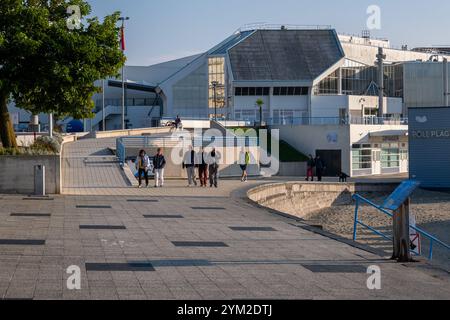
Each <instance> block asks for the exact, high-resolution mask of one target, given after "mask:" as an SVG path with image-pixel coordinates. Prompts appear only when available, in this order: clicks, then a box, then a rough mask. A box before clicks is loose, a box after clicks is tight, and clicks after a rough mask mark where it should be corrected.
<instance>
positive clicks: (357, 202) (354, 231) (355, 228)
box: [353, 198, 359, 241]
mask: <svg viewBox="0 0 450 320" xmlns="http://www.w3.org/2000/svg"><path fill="white" fill-rule="evenodd" d="M358 211H359V198H356V207H355V224H354V226H353V241H356V238H357V232H358Z"/></svg>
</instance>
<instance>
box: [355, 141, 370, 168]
mask: <svg viewBox="0 0 450 320" xmlns="http://www.w3.org/2000/svg"><path fill="white" fill-rule="evenodd" d="M352 163H353V170H362V169H372V149H371V145H370V144H369V145H365V144H363V145H361V144H356V145H353V149H352Z"/></svg>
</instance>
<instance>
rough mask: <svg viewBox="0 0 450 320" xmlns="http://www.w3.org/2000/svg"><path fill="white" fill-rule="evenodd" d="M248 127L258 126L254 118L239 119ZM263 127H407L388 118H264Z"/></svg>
mask: <svg viewBox="0 0 450 320" xmlns="http://www.w3.org/2000/svg"><path fill="white" fill-rule="evenodd" d="M235 121H242V122H245V123H246V124H248V125H249V126H252V125H256V124H259V120H257V119H254V118H241V119H239V120H235ZM263 124H264V125H269V126H277V125H282V126H302V125H303V126H307V125H310V126H324V125H343V126H344V125H408V119H407V118H389V117H351V116H349V117H279V118H265V119H264V120H263Z"/></svg>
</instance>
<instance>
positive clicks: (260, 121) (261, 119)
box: [256, 98, 264, 126]
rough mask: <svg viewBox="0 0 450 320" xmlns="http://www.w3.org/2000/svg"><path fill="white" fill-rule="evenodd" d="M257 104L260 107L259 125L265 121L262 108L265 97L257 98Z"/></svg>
mask: <svg viewBox="0 0 450 320" xmlns="http://www.w3.org/2000/svg"><path fill="white" fill-rule="evenodd" d="M256 105H257V106H258V108H259V125H260V126H262V122H263V116H262V108H263V105H264V101H263V99H261V98H259V99H258V100H256Z"/></svg>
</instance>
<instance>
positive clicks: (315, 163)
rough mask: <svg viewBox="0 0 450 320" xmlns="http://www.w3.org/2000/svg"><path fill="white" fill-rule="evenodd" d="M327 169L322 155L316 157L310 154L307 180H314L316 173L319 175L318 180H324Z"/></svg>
mask: <svg viewBox="0 0 450 320" xmlns="http://www.w3.org/2000/svg"><path fill="white" fill-rule="evenodd" d="M325 169H326V166H325V163H324V162H323V160H322V158H321V157H320V156H317V157H315V158H314V157H313V156H312V155H309V159H308V161H307V173H306V181H309V180H310V179H311V181H314V176H315V175H316V176H317V181H319V182H320V181H322V178H323V174H324V171H325ZM314 174H315V175H314Z"/></svg>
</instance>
